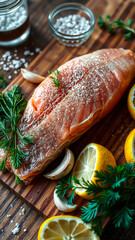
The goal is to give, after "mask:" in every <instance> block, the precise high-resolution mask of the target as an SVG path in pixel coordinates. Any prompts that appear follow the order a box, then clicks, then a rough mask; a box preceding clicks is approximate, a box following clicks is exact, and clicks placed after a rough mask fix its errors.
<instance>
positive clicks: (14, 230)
mask: <svg viewBox="0 0 135 240" xmlns="http://www.w3.org/2000/svg"><path fill="white" fill-rule="evenodd" d="M19 231H20V224H19V223H16V224H15V228H14V229H13V230H12V233H13V234H14V235H15V234H17V233H19Z"/></svg>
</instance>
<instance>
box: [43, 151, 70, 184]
mask: <svg viewBox="0 0 135 240" xmlns="http://www.w3.org/2000/svg"><path fill="white" fill-rule="evenodd" d="M73 165H74V154H73V153H72V151H71V150H69V149H68V148H66V152H65V156H64V158H63V160H62V162H61V163H60V164H59V165H58V166H57V167H56V168H55V169H53V170H52V171H50V172H48V173H46V174H45V175H44V177H46V178H48V179H52V180H57V179H60V178H62V177H64V176H66V175H67V174H68V173H69V172H70V171H71V169H72V168H73Z"/></svg>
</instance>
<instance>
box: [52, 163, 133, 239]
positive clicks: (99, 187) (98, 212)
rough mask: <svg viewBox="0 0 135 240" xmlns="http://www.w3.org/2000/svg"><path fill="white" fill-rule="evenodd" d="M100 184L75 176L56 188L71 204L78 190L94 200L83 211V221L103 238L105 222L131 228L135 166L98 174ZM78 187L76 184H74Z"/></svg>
mask: <svg viewBox="0 0 135 240" xmlns="http://www.w3.org/2000/svg"><path fill="white" fill-rule="evenodd" d="M95 177H96V179H97V180H96V182H95V183H93V182H90V181H85V180H84V179H81V181H79V180H78V179H76V177H75V176H74V177H73V179H72V183H71V176H70V175H69V176H68V177H66V178H63V179H61V180H60V181H59V182H58V185H57V186H56V192H57V194H58V196H59V197H63V196H65V195H66V194H67V192H68V190H69V189H71V190H72V194H71V195H70V194H69V195H68V198H69V203H70V204H71V203H72V202H73V200H74V197H75V189H76V188H84V189H85V190H86V192H87V194H92V196H93V198H92V200H91V201H89V202H88V204H87V206H85V207H82V215H81V218H82V220H83V221H84V222H86V223H89V222H90V223H91V224H92V230H94V231H95V232H96V233H98V234H99V235H101V234H102V231H103V229H102V225H103V221H104V219H105V218H108V217H109V218H110V219H111V220H112V222H113V223H114V225H115V227H120V226H123V227H125V228H128V227H129V226H130V224H131V222H132V219H133V216H134V215H135V163H133V164H131V163H126V164H123V165H121V166H118V167H113V166H108V170H107V171H106V170H105V171H102V170H101V171H95ZM74 183H75V184H74Z"/></svg>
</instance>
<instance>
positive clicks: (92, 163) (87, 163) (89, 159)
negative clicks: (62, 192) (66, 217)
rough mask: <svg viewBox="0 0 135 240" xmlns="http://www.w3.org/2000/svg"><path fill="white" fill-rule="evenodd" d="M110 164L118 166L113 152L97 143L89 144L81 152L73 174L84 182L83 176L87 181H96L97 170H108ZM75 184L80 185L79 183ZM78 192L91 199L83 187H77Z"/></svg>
mask: <svg viewBox="0 0 135 240" xmlns="http://www.w3.org/2000/svg"><path fill="white" fill-rule="evenodd" d="M108 165H112V166H116V161H115V158H114V156H113V154H112V153H111V152H110V151H109V150H108V149H107V148H105V147H103V146H101V145H99V144H96V143H90V144H88V145H87V146H86V147H85V148H84V149H83V150H82V152H81V153H80V154H79V156H78V158H77V160H76V163H75V166H74V168H73V172H72V176H75V177H76V178H77V179H78V180H79V181H80V182H81V183H82V184H83V182H82V178H83V179H84V180H85V181H90V182H91V181H92V182H95V173H94V172H95V171H96V170H97V171H100V170H107V167H108ZM72 181H73V180H72ZM73 184H74V185H75V186H76V187H78V185H77V183H75V182H74V181H73ZM75 192H76V194H78V195H79V196H80V197H82V198H85V199H91V198H92V196H91V195H88V194H87V192H86V190H85V189H83V188H76V190H75Z"/></svg>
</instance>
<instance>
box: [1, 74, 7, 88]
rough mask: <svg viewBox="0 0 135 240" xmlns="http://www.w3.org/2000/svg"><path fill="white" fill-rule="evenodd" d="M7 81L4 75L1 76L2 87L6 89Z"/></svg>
mask: <svg viewBox="0 0 135 240" xmlns="http://www.w3.org/2000/svg"><path fill="white" fill-rule="evenodd" d="M5 82H6V79H5V78H4V74H3V73H2V74H0V87H2V88H5V87H6V84H5Z"/></svg>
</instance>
